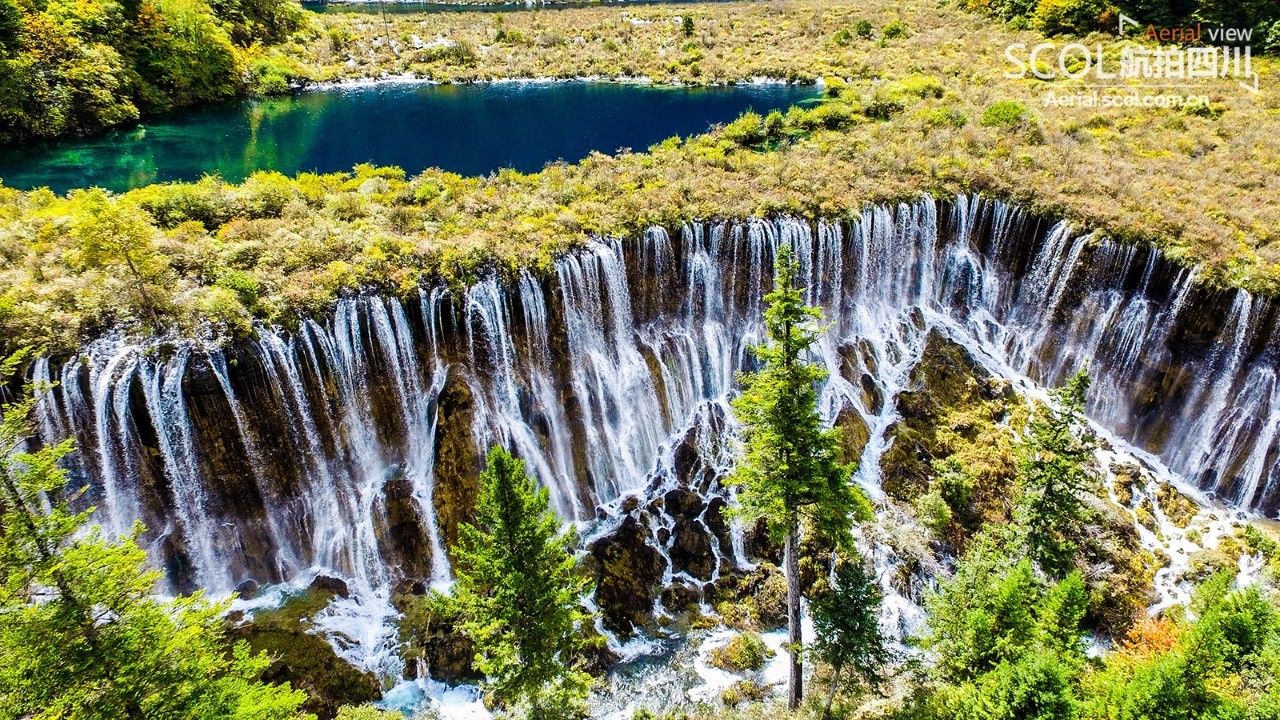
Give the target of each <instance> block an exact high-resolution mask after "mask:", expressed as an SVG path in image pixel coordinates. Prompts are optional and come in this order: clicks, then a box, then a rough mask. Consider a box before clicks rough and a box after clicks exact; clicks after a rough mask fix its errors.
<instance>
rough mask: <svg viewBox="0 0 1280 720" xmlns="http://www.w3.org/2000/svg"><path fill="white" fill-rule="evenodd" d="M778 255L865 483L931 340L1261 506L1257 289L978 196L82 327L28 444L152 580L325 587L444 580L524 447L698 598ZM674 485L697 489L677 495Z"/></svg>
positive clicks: (713, 554) (1273, 422)
mask: <svg viewBox="0 0 1280 720" xmlns="http://www.w3.org/2000/svg"><path fill="white" fill-rule="evenodd" d="M779 243H790V244H791V245H792V246H794V247H795V248H796V251H797V254H798V256H799V258H800V259H801V261H802V268H803V277H804V284H805V286H806V287H807V292H808V299H809V301H810V302H812V303H814V304H817V305H819V306H821V307H822V308H823V310H824V317H825V320H826V322H828V323H830V331H829V332H828V333H827V335H826V336H825V337H824V338H823V339H822V341H821V343H820V345H819V346H818V348H817V355H818V356H819V357H820V358H821V360H822V362H823V363H824V364H825V365H826V366H827V368H828V369H829V370H830V378H829V380H828V381H827V382H826V383H825V385H824V387H823V388H822V392H821V409H822V412H823V413H824V415H825V416H826V417H827V419H828V420H829V421H832V422H835V421H839V420H841V419H842V418H850V417H855V416H856V418H857V420H858V421H859V422H861V423H862V424H864V425H865V427H866V429H867V434H868V435H869V439H868V441H867V443H866V444H865V447H864V448H863V450H862V458H861V466H860V470H859V472H858V477H857V480H858V482H860V483H861V484H862V486H863V487H865V488H867V490H868V492H870V493H871V494H872V496H873V497H876V496H879V495H880V494H881V493H880V485H881V478H880V457H881V455H883V454H884V452H885V451H886V449H887V448H888V447H889V445H890V443H891V442H892V439H891V434H890V432H889V429H890V428H891V426H892V425H893V423H894V422H895V420H896V416H895V404H894V400H895V398H896V397H897V395H898V393H899V392H901V391H903V390H904V389H906V388H907V385H908V384H909V377H910V374H911V370H912V368H913V366H914V365H915V363H916V362H917V360H918V359H919V357H920V354H921V352H922V350H923V347H924V344H925V339H926V338H927V337H928V335H929V333H931V332H942V333H943V334H945V335H946V336H947V337H949V338H950V339H951V340H953V341H954V342H956V343H959V344H960V345H962V346H963V347H964V348H965V349H966V350H968V351H969V352H970V353H971V354H972V355H973V357H975V358H977V359H978V360H979V361H980V362H982V363H983V364H984V365H986V366H988V367H989V369H990V370H991V371H993V372H995V373H996V374H1000V375H1004V376H1006V377H1016V378H1025V379H1029V381H1030V382H1032V383H1034V384H1037V385H1040V386H1048V385H1053V384H1057V383H1059V382H1060V381H1062V380H1063V379H1064V378H1065V377H1067V376H1068V375H1069V374H1070V373H1072V372H1074V370H1075V369H1076V368H1077V367H1079V366H1080V365H1081V364H1083V363H1084V362H1086V361H1088V362H1090V363H1091V372H1092V374H1093V375H1094V378H1095V390H1094V392H1093V393H1092V396H1091V399H1090V404H1089V408H1088V411H1089V414H1090V416H1091V418H1092V419H1093V420H1094V421H1096V422H1097V423H1098V425H1099V426H1100V427H1101V428H1105V429H1106V431H1107V432H1108V433H1110V434H1111V435H1112V436H1113V437H1114V438H1115V439H1116V440H1117V441H1118V442H1123V443H1127V444H1129V445H1131V446H1132V447H1134V448H1136V449H1137V450H1138V451H1140V452H1142V453H1146V454H1149V456H1150V458H1151V459H1152V460H1153V461H1154V462H1158V463H1160V464H1162V465H1163V466H1165V467H1167V468H1168V471H1169V472H1170V474H1171V476H1172V477H1175V478H1180V479H1181V480H1183V481H1185V482H1186V483H1189V484H1191V485H1194V486H1197V487H1199V488H1201V489H1203V490H1204V491H1206V492H1207V493H1210V494H1211V495H1213V496H1216V497H1217V498H1219V499H1221V500H1223V501H1225V502H1227V503H1230V504H1233V505H1235V506H1237V507H1239V508H1243V509H1247V510H1254V511H1258V512H1262V513H1266V514H1275V513H1276V512H1277V510H1278V509H1280V487H1277V481H1280V462H1278V457H1280V383H1278V382H1277V369H1278V368H1280V322H1278V321H1277V315H1276V313H1277V311H1276V307H1275V304H1274V303H1273V302H1272V301H1271V300H1269V299H1267V298H1261V297H1255V296H1251V295H1249V294H1248V293H1246V292H1244V291H1218V290H1212V289H1209V288H1206V287H1203V286H1201V285H1199V284H1197V283H1196V278H1195V273H1194V272H1192V271H1188V270H1185V269H1182V268H1179V267H1177V266H1175V265H1174V264H1172V263H1170V262H1169V261H1167V260H1166V259H1164V258H1163V257H1162V256H1161V254H1160V252H1159V251H1158V250H1155V249H1152V248H1148V247H1138V246H1133V245H1123V244H1117V243H1114V242H1111V241H1107V240H1101V239H1098V238H1097V237H1095V236H1093V235H1091V234H1087V233H1079V232H1078V231H1076V230H1074V229H1073V228H1072V227H1071V225H1069V224H1068V223H1065V222H1056V223H1055V222H1050V221H1046V220H1044V219H1043V218H1039V217H1035V216H1033V215H1030V214H1028V213H1025V212H1023V211H1021V210H1019V209H1018V208H1016V207H1012V206H1009V205H1006V204H1003V203H1000V202H994V201H989V200H986V199H982V198H979V197H969V196H961V197H958V198H956V199H955V200H954V201H953V202H946V203H939V202H937V201H935V200H933V199H930V198H924V199H921V200H919V201H917V202H914V203H907V204H902V205H899V206H897V207H888V206H877V207H870V208H868V209H866V210H864V211H863V212H862V213H861V214H860V215H858V216H856V217H853V218H851V219H849V220H844V221H826V220H819V221H816V222H811V221H805V220H800V219H795V218H777V219H772V220H761V219H756V220H747V221H741V222H736V221H734V222H730V221H717V222H703V223H693V224H689V225H686V226H684V227H682V228H679V229H678V230H675V231H670V232H669V231H668V230H666V229H663V228H657V227H655V228H651V229H650V230H648V231H646V232H645V233H643V234H642V235H641V236H640V237H637V238H634V239H631V240H625V241H624V240H619V239H597V240H593V241H591V242H589V243H587V244H586V246H585V247H583V248H581V249H579V250H576V251H574V252H570V253H568V254H566V255H565V256H563V257H562V258H560V259H559V260H557V261H556V263H555V266H554V270H553V271H552V272H551V273H549V274H548V275H546V276H538V275H535V274H533V273H531V272H529V271H520V272H519V273H518V274H517V275H516V276H515V277H514V278H513V279H512V280H511V281H510V282H504V281H500V280H498V279H497V278H488V279H484V280H482V281H480V282H478V283H476V284H474V285H472V286H470V287H469V288H467V289H465V290H462V291H459V290H449V289H446V288H443V287H434V288H425V289H423V290H422V291H421V293H420V294H419V295H418V296H417V297H412V298H408V299H400V300H397V299H394V298H385V297H368V296H362V297H349V298H344V299H342V300H339V301H338V302H337V303H336V305H335V307H334V308H333V310H332V311H331V312H330V313H329V314H328V315H327V316H325V317H323V318H317V319H315V320H308V321H305V322H303V323H302V324H301V325H300V326H299V327H297V328H296V329H294V330H292V331H286V330H282V329H278V328H269V327H263V328H259V332H258V336H257V338H256V339H255V340H253V341H251V342H246V343H243V344H239V345H235V346H231V347H226V348H218V347H204V346H200V345H197V344H192V343H182V344H154V345H147V346H143V345H138V344H134V343H131V342H129V341H127V340H124V339H121V338H106V339H102V340H99V341H96V342H94V343H91V344H90V345H89V346H87V347H86V348H85V349H84V350H83V352H81V353H80V354H79V355H77V356H75V357H72V358H61V359H56V360H51V359H48V358H44V359H41V360H40V361H38V362H37V363H35V364H34V366H33V375H34V379H36V380H39V381H54V380H56V381H57V382H58V385H57V387H56V388H55V389H53V390H51V391H49V392H47V393H44V394H43V395H42V396H41V398H40V402H39V405H38V414H39V427H40V432H41V435H42V436H43V439H44V440H45V441H54V440H57V439H61V438H63V437H67V436H71V437H74V438H75V439H76V440H77V442H78V447H79V448H80V449H81V452H79V453H78V454H77V455H76V456H75V457H74V458H73V460H72V462H73V464H74V467H73V478H74V482H76V483H78V484H82V485H85V486H87V487H88V491H87V493H86V494H85V496H84V497H85V502H87V503H90V504H93V505H96V506H97V508H98V510H97V515H96V518H97V520H98V521H99V522H101V523H102V524H103V525H104V526H105V527H107V528H108V529H110V530H112V531H114V532H125V531H127V529H128V528H129V527H130V526H131V525H132V524H133V523H134V522H136V521H141V522H142V523H144V524H145V525H146V527H147V532H146V534H145V535H144V540H145V541H146V542H147V543H148V544H149V549H150V552H151V554H152V556H153V558H154V559H155V561H156V563H157V564H158V566H160V567H162V568H164V570H165V571H166V577H167V578H168V581H169V583H170V586H171V590H172V591H187V590H190V589H193V588H196V587H203V588H206V589H208V590H210V591H212V592H214V593H226V592H230V591H232V590H234V589H236V588H237V586H240V585H241V584H242V583H245V582H246V581H250V580H252V581H255V582H257V583H262V584H269V583H281V582H286V581H289V580H295V581H296V580H297V579H298V578H300V577H303V578H305V577H309V576H313V575H315V574H328V575H336V576H340V577H342V578H344V579H346V580H347V581H348V582H349V583H351V584H352V588H353V590H355V592H356V594H357V595H361V596H363V597H380V598H382V599H383V601H384V602H385V599H386V598H387V597H389V592H390V588H392V587H395V586H396V585H397V584H398V583H403V582H406V581H410V580H414V581H421V582H427V583H435V584H443V583H447V582H448V581H449V575H450V568H449V560H448V554H447V548H448V546H449V545H450V543H451V542H452V539H453V537H454V535H455V533H456V527H457V523H458V522H459V521H460V520H465V518H466V512H467V508H468V503H469V502H470V501H471V500H472V499H473V497H474V493H475V482H476V476H477V475H478V471H479V467H480V463H481V462H482V459H483V449H484V448H485V447H487V446H488V445H490V444H492V443H502V444H504V445H506V446H508V447H510V448H513V449H514V450H515V451H516V452H517V453H518V454H519V455H520V457H522V458H523V459H524V460H525V461H526V463H527V465H528V467H529V469H530V471H531V472H533V473H534V474H535V475H536V476H537V478H538V479H539V481H540V482H541V483H542V484H544V485H545V486H546V487H548V488H549V489H550V491H551V497H552V501H553V503H554V505H555V508H556V509H557V511H558V512H559V513H560V514H561V516H562V517H564V519H565V520H566V521H572V522H577V523H579V524H581V525H582V526H583V527H585V528H587V533H586V541H587V543H588V544H590V543H591V542H592V541H593V540H595V539H598V538H601V537H605V536H606V535H608V534H609V533H611V532H614V531H615V530H617V529H618V528H619V527H620V523H624V522H625V519H626V518H627V517H629V516H632V515H634V514H635V513H636V512H637V507H639V506H640V504H641V503H649V505H647V507H650V508H656V509H655V510H654V511H655V513H656V514H657V517H658V518H659V520H658V521H657V522H655V523H654V524H653V526H651V527H648V528H647V530H646V531H645V532H647V533H648V535H646V537H647V538H648V539H647V540H646V543H647V544H649V545H650V546H651V547H652V548H653V549H654V550H655V551H656V552H657V553H659V554H660V555H661V558H662V563H663V564H664V565H665V570H664V571H663V579H664V581H665V583H666V584H671V583H673V582H674V583H683V584H687V585H690V586H694V587H698V586H701V585H703V584H705V583H713V582H715V581H716V580H717V579H718V578H719V577H720V576H721V574H722V573H726V572H728V571H730V570H733V569H745V568H749V567H750V566H751V562H752V561H751V558H750V557H749V552H748V550H747V547H746V545H747V543H746V541H745V540H744V536H743V529H742V528H737V527H729V524H728V523H726V521H725V520H724V518H723V516H722V515H721V513H720V510H721V509H723V507H724V502H725V501H724V500H723V499H722V498H721V499H718V500H716V499H711V500H707V498H714V497H720V496H723V495H724V493H723V491H722V490H720V486H719V482H720V481H721V480H722V479H723V476H724V474H725V473H726V472H727V470H728V468H729V466H730V464H731V455H730V453H731V448H730V445H729V441H730V439H731V437H732V433H733V428H732V419H731V414H730V412H729V410H728V401H729V399H730V397H731V396H732V393H733V392H734V381H735V375H736V373H738V372H739V371H742V370H745V369H749V368H750V367H751V357H750V353H749V348H750V346H751V345H752V344H753V343H756V342H759V340H760V339H761V337H762V326H761V323H760V314H761V311H762V309H763V296H764V294H765V293H766V292H767V290H768V288H769V286H770V284H771V267H772V260H773V256H774V252H775V250H776V248H777V247H778V244H779ZM690 489H692V492H693V493H694V494H695V496H696V497H700V498H702V499H701V500H698V501H697V502H695V503H694V505H692V506H690V505H688V504H687V503H685V505H681V503H682V502H683V500H682V498H684V499H687V498H686V496H685V495H683V494H682V493H688V492H690V491H691V490H690ZM658 498H661V499H662V500H663V502H662V503H660V504H658V505H655V504H653V503H652V502H651V501H653V500H655V499H658ZM698 537H705V538H706V540H705V541H702V540H698V539H697V538H698ZM691 538H692V539H691ZM691 543H692V545H694V546H698V547H702V548H703V551H702V552H703V553H704V554H705V556H706V557H707V558H710V560H709V561H708V562H702V561H701V560H699V558H698V557H690V553H689V547H690V544H691ZM699 543H701V544H700V545H699ZM868 552H869V554H870V555H871V556H872V557H873V558H874V559H876V561H877V563H878V565H880V566H881V568H882V569H885V568H887V567H889V566H890V565H891V564H892V562H893V559H892V558H889V557H882V555H883V549H881V550H876V549H875V548H874V547H869V549H868ZM877 553H880V554H877ZM886 588H889V589H892V588H891V587H890V585H889V584H888V583H887V581H886ZM887 607H889V608H890V609H891V614H893V618H892V620H891V621H890V622H892V623H893V624H894V625H895V626H896V627H897V629H898V631H900V632H901V631H905V630H909V629H911V627H913V626H914V625H916V624H917V623H918V622H919V613H918V608H915V607H914V605H913V604H912V603H911V602H909V601H907V600H906V599H903V598H901V596H898V595H897V594H896V591H893V593H892V595H891V597H890V601H889V603H888V604H887ZM657 612H659V613H662V612H663V610H662V604H661V601H660V602H659V603H658V607H657Z"/></svg>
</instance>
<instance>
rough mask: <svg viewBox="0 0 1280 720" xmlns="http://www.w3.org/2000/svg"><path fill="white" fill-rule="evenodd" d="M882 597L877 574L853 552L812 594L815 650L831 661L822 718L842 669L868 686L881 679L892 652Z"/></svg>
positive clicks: (825, 661) (833, 698)
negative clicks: (883, 620)
mask: <svg viewBox="0 0 1280 720" xmlns="http://www.w3.org/2000/svg"><path fill="white" fill-rule="evenodd" d="M882 598H883V595H882V593H881V592H880V588H879V587H878V586H877V585H876V582H875V577H874V576H873V575H872V574H871V573H869V572H868V571H867V569H866V568H865V567H864V566H863V564H862V560H861V558H856V559H854V560H852V561H847V562H841V563H839V564H838V565H837V566H836V568H835V572H834V573H833V574H832V578H831V585H830V587H829V588H828V589H827V591H826V592H823V593H819V594H817V596H816V597H814V598H812V599H811V600H810V603H809V612H810V614H811V615H812V616H813V631H814V644H813V653H814V656H815V657H817V658H818V659H819V660H821V661H822V662H824V663H826V664H827V665H830V666H831V684H830V686H829V688H828V693H827V702H826V705H825V707H824V709H823V712H822V717H823V718H829V717H831V704H832V702H833V701H834V700H835V696H836V692H837V691H839V689H840V685H841V680H842V679H843V674H844V672H845V670H848V671H849V674H850V675H851V676H852V679H853V680H855V681H857V682H859V683H861V684H862V685H864V686H867V687H872V688H874V687H877V686H879V685H880V684H881V682H883V679H884V678H883V674H882V671H883V669H884V666H885V665H886V664H887V663H888V662H889V660H890V652H889V648H888V647H887V646H886V644H885V637H884V633H883V632H881V630H880V601H881V599H882Z"/></svg>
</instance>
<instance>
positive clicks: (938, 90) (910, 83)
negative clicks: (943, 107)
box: [889, 73, 945, 98]
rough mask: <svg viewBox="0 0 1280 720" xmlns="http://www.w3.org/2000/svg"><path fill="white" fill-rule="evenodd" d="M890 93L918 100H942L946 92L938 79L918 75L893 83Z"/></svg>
mask: <svg viewBox="0 0 1280 720" xmlns="http://www.w3.org/2000/svg"><path fill="white" fill-rule="evenodd" d="M889 92H890V93H893V94H901V95H911V96H914V97H918V98H940V97H942V95H943V93H944V92H945V91H944V89H943V87H942V81H941V80H939V79H938V78H936V77H934V76H932V75H921V74H919V73H916V74H912V75H908V76H907V77H905V78H903V79H901V80H899V81H898V82H896V83H893V84H892V85H891V86H890V88H889Z"/></svg>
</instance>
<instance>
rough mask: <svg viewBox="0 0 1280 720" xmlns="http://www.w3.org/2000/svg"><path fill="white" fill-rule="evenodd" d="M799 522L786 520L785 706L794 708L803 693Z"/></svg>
mask: <svg viewBox="0 0 1280 720" xmlns="http://www.w3.org/2000/svg"><path fill="white" fill-rule="evenodd" d="M799 554H800V523H799V521H798V520H797V518H796V517H795V515H792V516H791V517H790V518H789V519H788V521H787V546H786V558H785V563H784V564H785V565H786V574H787V642H788V644H789V645H790V652H791V674H790V682H789V683H788V685H787V707H789V708H791V709H792V710H796V709H798V708H799V707H800V698H801V696H802V695H803V694H804V689H803V682H804V675H803V667H802V666H801V661H800V559H799Z"/></svg>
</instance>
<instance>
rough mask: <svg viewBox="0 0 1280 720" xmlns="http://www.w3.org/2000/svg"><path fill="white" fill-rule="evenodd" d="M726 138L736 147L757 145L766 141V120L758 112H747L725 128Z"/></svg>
mask: <svg viewBox="0 0 1280 720" xmlns="http://www.w3.org/2000/svg"><path fill="white" fill-rule="evenodd" d="M724 137H725V139H726V140H729V141H730V142H733V143H734V144H736V145H742V146H749V145H755V144H756V143H759V142H760V141H761V140H764V137H765V129H764V118H762V117H761V116H760V113H758V112H753V111H747V112H745V113H743V114H742V115H741V117H739V118H738V119H737V120H734V121H733V122H731V123H729V124H728V125H725V126H724Z"/></svg>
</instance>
